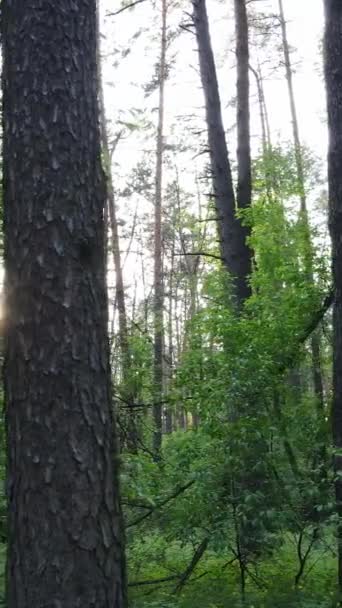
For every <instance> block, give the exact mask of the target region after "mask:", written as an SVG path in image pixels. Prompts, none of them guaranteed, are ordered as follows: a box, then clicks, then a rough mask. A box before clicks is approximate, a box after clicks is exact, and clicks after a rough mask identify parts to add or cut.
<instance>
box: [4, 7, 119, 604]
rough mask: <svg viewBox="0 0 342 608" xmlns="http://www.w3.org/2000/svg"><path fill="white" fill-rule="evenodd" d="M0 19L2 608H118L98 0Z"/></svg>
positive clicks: (24, 10) (12, 12) (12, 10)
mask: <svg viewBox="0 0 342 608" xmlns="http://www.w3.org/2000/svg"><path fill="white" fill-rule="evenodd" d="M2 18H3V47H4V93H3V94H4V105H3V129H4V152H3V154H4V159H3V171H4V206H5V211H4V214H5V219H4V229H5V267H6V285H5V290H6V311H7V318H6V329H5V333H6V336H5V337H6V353H5V401H6V415H7V442H8V465H7V488H8V579H7V599H8V605H9V606H11V607H12V608H16V607H18V608H19V606H20V608H26V607H27V608H28V607H29V606H30V607H31V606H38V605H39V606H63V607H65V608H67V607H70V608H71V607H75V606H82V607H83V608H86V607H87V606H89V607H90V606H95V605H96V606H97V607H98V608H109V607H111V608H113V607H114V606H115V608H121V607H122V606H124V605H125V574H124V561H123V560H122V557H121V551H122V547H121V524H120V506H119V487H118V458H117V455H116V446H115V429H114V433H113V424H112V422H113V421H112V417H113V416H112V398H111V383H110V367H109V344H108V337H107V296H106V277H105V263H104V206H105V201H106V192H105V178H104V173H103V170H102V167H101V156H100V133H99V128H98V106H97V66H96V47H97V42H96V2H95V0H92V1H90V2H79V3H78V4H77V6H76V5H75V3H73V2H70V1H69V0H60V1H59V2H58V3H53V4H51V3H45V4H42V3H41V2H39V1H38V0H33V2H30V3H29V4H27V3H26V4H23V3H21V2H19V1H18V0H14V1H9V0H5V2H4V3H3V4H2Z"/></svg>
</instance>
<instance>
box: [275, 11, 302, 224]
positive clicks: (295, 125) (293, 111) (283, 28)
mask: <svg viewBox="0 0 342 608" xmlns="http://www.w3.org/2000/svg"><path fill="white" fill-rule="evenodd" d="M278 2H279V16H280V27H281V33H282V44H283V52H284V63H285V73H286V82H287V87H288V93H289V102H290V110H291V122H292V135H293V143H294V147H295V157H296V167H297V180H298V188H299V191H300V203H301V212H302V213H303V214H306V213H307V210H306V196H305V185H304V171H303V158H302V152H301V145H300V137H299V128H298V118H297V108H296V102H295V95H294V88H293V74H292V67H291V58H290V47H289V43H288V38H287V27H286V21H285V15H284V7H283V0H278Z"/></svg>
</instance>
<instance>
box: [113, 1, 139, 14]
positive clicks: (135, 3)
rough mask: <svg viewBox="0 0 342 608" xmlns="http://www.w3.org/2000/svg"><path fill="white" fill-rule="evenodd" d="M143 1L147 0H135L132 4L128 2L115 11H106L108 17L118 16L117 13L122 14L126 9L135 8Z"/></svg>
mask: <svg viewBox="0 0 342 608" xmlns="http://www.w3.org/2000/svg"><path fill="white" fill-rule="evenodd" d="M141 2H145V0H135V2H131V3H130V4H126V5H125V6H122V7H121V8H119V10H117V11H115V12H114V13H106V16H107V17H116V15H120V13H123V12H124V11H126V10H128V9H130V8H133V7H134V6H136V5H137V4H141Z"/></svg>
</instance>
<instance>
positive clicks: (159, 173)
mask: <svg viewBox="0 0 342 608" xmlns="http://www.w3.org/2000/svg"><path fill="white" fill-rule="evenodd" d="M166 1H167V0H162V7H161V11H162V28H161V48H160V64H159V108H158V130H157V157H156V191H155V215H154V400H155V403H154V406H153V418H154V427H155V428H154V437H153V449H154V453H155V454H156V456H158V454H159V452H160V449H161V443H162V405H161V401H162V396H163V387H164V381H163V377H164V369H163V368H164V365H163V349H164V315H163V308H164V285H163V263H162V250H163V247H162V185H163V184H162V180H163V132H164V96H165V79H166V45H167V40H166V28H167V21H166V19H167V4H166Z"/></svg>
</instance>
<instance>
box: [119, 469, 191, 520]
mask: <svg viewBox="0 0 342 608" xmlns="http://www.w3.org/2000/svg"><path fill="white" fill-rule="evenodd" d="M194 483H195V481H194V480H192V481H188V483H186V484H185V485H184V486H181V487H179V488H177V489H176V490H175V491H174V492H173V493H172V494H171V495H170V496H168V497H167V498H164V500H162V501H161V502H159V503H158V504H156V505H155V506H153V507H151V509H150V510H149V511H148V512H147V513H144V514H143V515H140V517H137V518H136V519H134V520H133V521H131V522H129V523H128V524H127V525H126V528H131V527H132V526H136V525H137V524H140V522H142V521H143V520H144V519H146V518H147V517H149V516H150V515H152V513H154V511H157V510H158V509H161V508H162V507H164V506H165V505H166V504H167V503H168V502H170V501H171V500H173V499H174V498H177V496H179V495H180V494H182V493H183V492H185V490H187V489H188V488H190V487H191V486H192V485H193V484H194Z"/></svg>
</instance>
